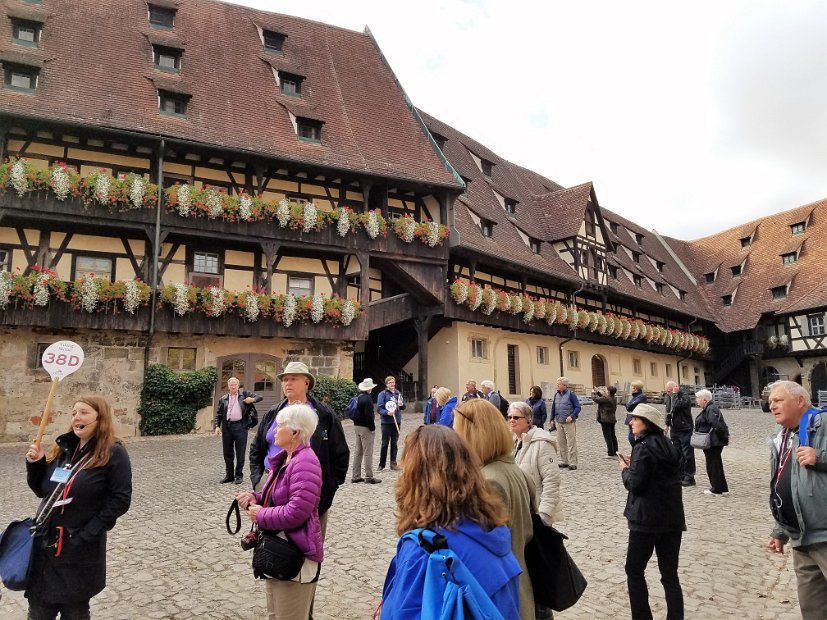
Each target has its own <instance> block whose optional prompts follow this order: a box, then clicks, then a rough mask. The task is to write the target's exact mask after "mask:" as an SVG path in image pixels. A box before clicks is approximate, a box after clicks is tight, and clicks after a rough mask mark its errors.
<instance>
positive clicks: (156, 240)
mask: <svg viewBox="0 0 827 620" xmlns="http://www.w3.org/2000/svg"><path fill="white" fill-rule="evenodd" d="M165 145H166V142H165V141H164V139H163V138H161V142H160V143H159V145H158V175H157V178H158V202H157V204H156V205H155V234H154V237H153V242H152V277H151V278H150V282H149V284H150V286H151V287H152V293H151V296H150V304H149V331H148V333H147V339H146V345H145V346H144V377H146V369H147V366H149V349H150V347H151V346H152V339H153V337H154V336H155V306H156V305H157V303H158V254H159V253H160V249H161V248H160V247H159V246H160V245H161V210H162V209H163V206H164V191H163V188H164V149H165Z"/></svg>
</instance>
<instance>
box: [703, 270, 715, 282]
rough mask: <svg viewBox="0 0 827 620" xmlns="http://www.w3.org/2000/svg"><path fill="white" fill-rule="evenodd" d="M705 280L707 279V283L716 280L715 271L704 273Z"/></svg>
mask: <svg viewBox="0 0 827 620" xmlns="http://www.w3.org/2000/svg"><path fill="white" fill-rule="evenodd" d="M704 280H705V281H706V283H707V284H712V283H713V282H715V272H714V271H710V272H709V273H705V274H704Z"/></svg>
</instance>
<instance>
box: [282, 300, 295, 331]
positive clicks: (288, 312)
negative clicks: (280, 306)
mask: <svg viewBox="0 0 827 620" xmlns="http://www.w3.org/2000/svg"><path fill="white" fill-rule="evenodd" d="M295 318H296V296H295V295H293V293H289V294H288V295H287V297H285V298H284V310H283V311H282V315H281V320H282V323H284V326H285V327H290V326H291V325H292V324H293V319H295Z"/></svg>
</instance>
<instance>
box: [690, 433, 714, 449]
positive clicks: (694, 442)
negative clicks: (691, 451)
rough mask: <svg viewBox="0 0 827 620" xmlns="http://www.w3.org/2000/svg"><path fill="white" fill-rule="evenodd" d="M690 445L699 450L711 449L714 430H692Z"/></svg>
mask: <svg viewBox="0 0 827 620" xmlns="http://www.w3.org/2000/svg"><path fill="white" fill-rule="evenodd" d="M689 445H690V446H692V447H693V448H695V449H697V450H709V449H710V448H711V447H712V431H710V432H708V433H702V432H700V431H692V436H691V437H690V438H689Z"/></svg>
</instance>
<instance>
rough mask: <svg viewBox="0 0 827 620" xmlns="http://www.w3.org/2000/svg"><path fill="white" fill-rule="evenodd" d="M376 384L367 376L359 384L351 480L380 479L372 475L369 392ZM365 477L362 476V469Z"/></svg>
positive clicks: (372, 429)
mask: <svg viewBox="0 0 827 620" xmlns="http://www.w3.org/2000/svg"><path fill="white" fill-rule="evenodd" d="M375 387H376V384H375V383H374V382H373V379H371V378H370V377H368V378H367V379H365V380H364V381H362V382H361V383H360V384H359V398H358V399H357V400H356V417H355V418H353V432H354V434H355V435H356V449H355V450H354V451H353V473H352V474H351V477H350V481H351V482H366V483H368V484H378V483H379V482H382V481H381V480H379V479H377V478H374V477H373V440H374V437H375V436H376V422H375V421H374V417H375V415H374V412H373V399H372V398H371V397H370V393H371V391H372V390H373V388H375ZM363 469H364V471H365V477H364V478H362V470H363Z"/></svg>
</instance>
